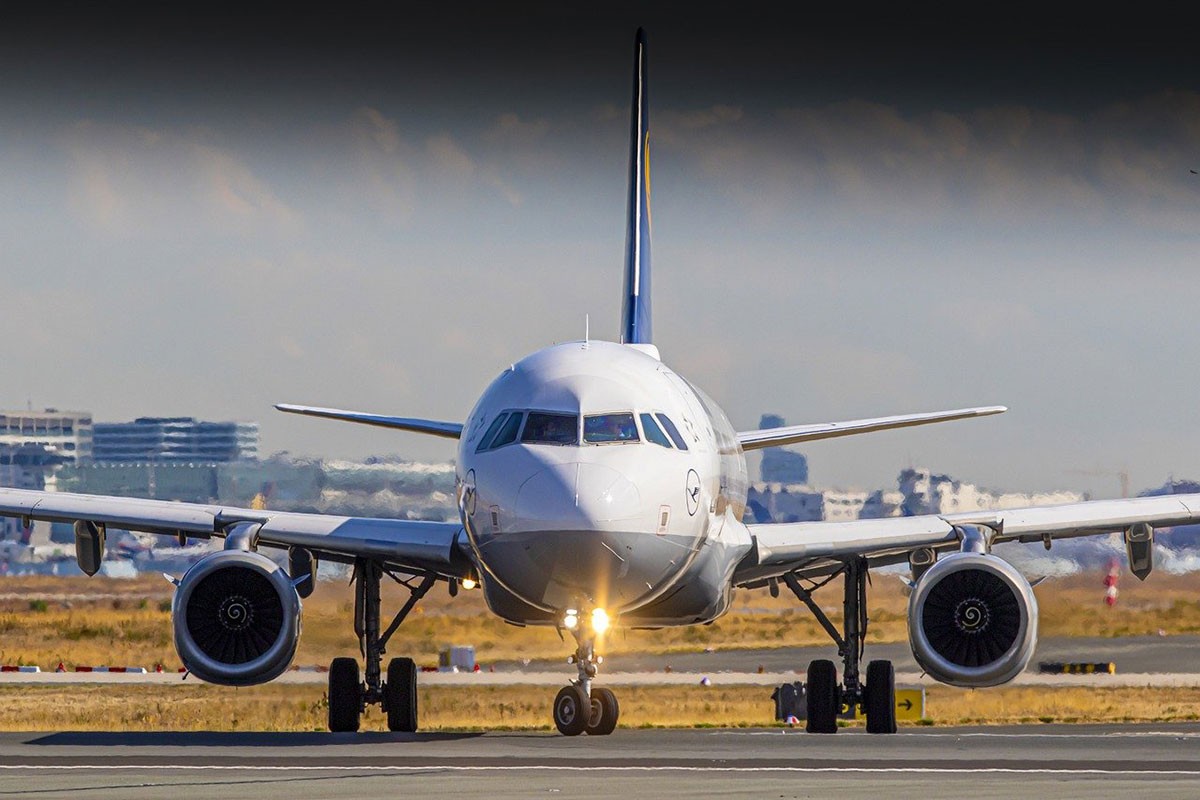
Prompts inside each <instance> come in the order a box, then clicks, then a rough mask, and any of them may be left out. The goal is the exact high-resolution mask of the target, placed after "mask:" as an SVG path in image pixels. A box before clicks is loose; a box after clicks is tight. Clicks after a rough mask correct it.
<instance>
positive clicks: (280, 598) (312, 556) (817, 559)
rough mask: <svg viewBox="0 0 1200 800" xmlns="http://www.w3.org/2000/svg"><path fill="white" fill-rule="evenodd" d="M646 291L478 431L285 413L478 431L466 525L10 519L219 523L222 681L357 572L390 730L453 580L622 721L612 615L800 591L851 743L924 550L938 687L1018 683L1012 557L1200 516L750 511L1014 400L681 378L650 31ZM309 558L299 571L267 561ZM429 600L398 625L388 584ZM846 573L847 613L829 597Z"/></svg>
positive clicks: (180, 643)
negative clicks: (330, 575) (804, 482)
mask: <svg viewBox="0 0 1200 800" xmlns="http://www.w3.org/2000/svg"><path fill="white" fill-rule="evenodd" d="M632 88H633V102H632V108H631V121H630V134H631V137H630V138H631V143H630V145H631V146H630V158H629V193H628V219H627V225H628V227H627V240H626V244H625V259H624V261H625V270H624V296H623V303H622V312H621V328H620V331H621V333H620V341H618V342H608V341H599V340H592V339H591V338H590V336H586V337H585V338H584V339H583V340H582V341H572V342H567V343H564V344H556V345H553V346H551V347H547V348H545V349H542V350H538V351H537V352H535V353H533V354H531V355H529V356H527V357H525V358H523V359H522V360H520V361H517V362H516V363H514V364H512V365H510V366H508V367H506V368H505V369H504V370H503V371H502V372H501V373H500V375H499V376H498V377H497V378H496V379H495V380H494V381H492V383H491V384H490V385H489V386H488V387H487V388H486V389H485V390H484V392H483V394H482V396H481V397H480V398H479V401H478V402H477V403H476V405H475V407H474V409H473V410H472V411H471V413H470V415H469V416H468V417H467V419H466V420H465V421H464V422H462V423H457V422H445V421H437V420H427V419H416V418H411V417H397V416H388V415H383V414H370V413H360V412H355V411H345V410H340V409H330V408H318V407H310V406H297V405H286V404H281V405H279V406H277V408H278V409H279V410H280V411H284V412H287V413H295V414H304V415H309V416H313V417H322V418H328V419H333V420H342V421H347V422H352V423H358V424H365V425H375V426H380V427H383V428H389V429H394V430H400V431H409V432H415V433H420V434H425V435H430V436H438V437H443V438H446V439H451V440H455V441H457V442H458V446H457V447H458V449H457V463H456V481H455V483H456V491H455V495H456V503H457V512H458V521H456V522H418V521H409V520H396V519H376V518H358V517H337V516H328V515H320V514H303V513H290V512H275V511H271V510H267V509H256V508H249V509H247V508H232V507H225V506H222V505H215V504H211V505H206V504H187V503H173V502H165V501H156V500H141V499H128V498H119V497H107V496H88V495H77V494H66V493H56V492H53V493H51V492H38V491H23V490H16V489H0V514H2V515H8V516H14V517H19V518H21V519H22V521H23V522H24V524H25V525H26V526H28V525H29V524H31V522H32V521H33V520H50V521H68V522H73V523H74V528H75V537H76V558H77V561H78V564H79V566H80V568H81V569H82V570H83V571H84V572H85V573H87V574H89V575H91V574H94V573H95V572H96V571H97V570H98V569H99V566H100V560H101V559H102V557H103V553H104V547H105V531H106V529H107V528H109V527H112V528H114V529H127V530H134V531H145V532H150V533H159V534H166V535H172V536H175V537H177V538H178V540H179V543H180V544H181V545H183V544H185V543H186V542H188V541H189V540H193V539H210V538H214V537H216V538H219V539H223V540H224V545H223V549H222V550H220V551H217V552H214V553H211V554H209V555H207V556H205V557H203V558H201V559H200V560H199V561H197V562H196V563H195V564H194V565H193V566H192V567H191V568H190V569H188V571H187V572H186V573H185V574H184V575H183V576H182V577H181V578H178V579H172V580H173V582H174V583H175V584H176V591H175V594H174V597H173V600H172V627H173V632H174V642H175V646H176V649H177V651H178V653H179V656H180V659H181V660H182V662H183V664H184V666H185V667H186V668H187V669H188V670H189V671H190V672H191V674H193V675H195V676H196V677H197V678H199V679H201V680H204V681H208V682H210V683H215V684H222V685H230V686H245V685H252V684H260V683H265V682H267V681H270V680H272V679H274V678H276V677H278V676H279V675H280V674H281V673H282V672H283V671H284V670H286V669H287V668H288V666H289V665H290V663H291V661H292V659H293V657H294V655H295V653H296V647H297V643H298V641H299V637H300V623H301V616H302V599H303V598H305V597H307V596H308V595H309V594H310V593H311V592H312V590H313V582H314V573H315V567H316V563H317V561H318V560H326V561H331V562H337V563H343V564H349V565H353V583H354V590H355V607H354V619H353V623H354V630H355V633H356V634H357V635H358V637H359V641H360V645H361V649H362V653H363V655H364V665H363V667H362V670H361V671H360V665H359V662H358V659H357V658H350V657H340V658H336V659H334V660H333V662H332V663H331V665H330V670H329V679H328V680H329V708H328V727H329V729H330V730H331V731H335V732H352V731H357V730H358V729H359V725H360V719H361V715H362V713H363V711H364V710H365V708H366V707H367V705H369V704H370V705H378V706H380V707H381V708H382V710H383V711H384V712H385V714H386V717H387V725H388V728H389V729H390V730H393V731H415V730H417V728H418V708H417V670H416V666H415V664H414V662H413V660H412V659H411V658H407V657H395V658H391V659H390V660H389V661H388V664H387V668H386V671H385V670H384V666H383V657H384V655H385V654H386V649H387V645H388V642H389V639H390V638H391V636H392V635H393V633H394V632H395V631H396V630H397V628H398V627H399V626H400V625H401V624H402V623H403V622H404V620H405V619H406V617H407V616H408V614H409V613H410V612H411V611H412V609H413V608H414V607H415V605H416V604H417V603H418V602H419V601H420V600H421V598H422V597H423V596H424V595H425V594H426V593H427V592H428V591H429V590H430V589H431V588H432V587H433V586H434V585H435V584H437V583H439V582H443V583H446V584H447V585H448V588H449V591H450V593H451V594H452V595H457V594H458V591H459V589H460V588H463V589H469V588H474V587H475V586H476V585H478V586H479V587H481V589H482V592H483V595H484V598H485V600H486V602H487V605H488V608H489V609H490V610H491V612H493V613H495V614H496V615H498V616H499V617H501V618H502V619H504V620H505V621H507V622H510V623H512V624H514V625H518V626H527V625H534V626H546V627H551V628H555V629H557V630H558V631H559V633H560V634H562V633H563V632H568V633H570V634H571V636H572V638H573V639H574V643H575V649H574V652H573V653H572V655H571V657H570V659H569V661H570V663H572V664H573V665H574V666H575V672H576V675H575V677H574V679H572V680H570V681H569V682H568V683H567V685H566V686H563V687H562V689H561V690H560V691H559V692H558V693H557V695H556V697H555V699H554V704H553V706H552V716H553V720H554V724H555V727H556V728H557V729H558V731H560V732H561V733H562V734H564V735H568V736H574V735H579V734H583V733H586V734H589V735H594V736H603V735H607V734H610V733H611V732H612V731H613V729H614V728H615V727H616V725H617V722H618V719H619V716H620V706H619V703H618V701H617V698H616V695H615V694H614V693H613V692H612V690H611V689H608V688H607V687H603V686H600V685H598V682H597V675H598V670H599V666H600V664H601V660H602V659H601V657H600V656H599V654H598V653H597V651H596V647H597V643H598V641H600V637H602V635H603V634H604V633H605V631H606V630H608V629H609V628H611V627H614V626H620V627H627V628H650V629H654V628H663V627H667V626H679V625H701V624H705V623H709V622H712V621H714V620H716V619H718V618H719V617H721V615H722V614H724V613H725V612H726V611H727V610H728V609H729V607H730V604H731V601H732V598H733V595H734V591H735V590H737V589H766V590H767V591H769V592H770V593H771V594H772V595H775V596H777V595H778V594H779V591H780V586H781V585H782V586H784V587H786V588H787V589H788V590H789V591H790V592H791V593H792V594H794V595H795V597H796V598H797V600H798V601H799V602H800V603H802V604H803V605H804V606H806V607H807V608H808V610H809V611H810V612H811V613H812V614H813V615H814V616H815V617H816V619H817V620H818V621H819V622H820V624H821V626H822V627H823V628H824V630H825V631H826V632H827V633H828V634H829V636H830V638H831V639H832V640H833V642H834V643H835V644H836V645H837V649H838V654H839V656H840V660H841V662H842V664H841V667H842V669H841V678H840V679H839V675H838V668H837V665H835V663H834V661H832V660H829V659H817V660H814V661H812V662H811V663H810V664H809V665H808V670H807V676H806V690H807V691H806V694H805V696H806V701H805V702H806V706H807V707H806V711H807V721H806V729H807V730H808V731H810V732H814V733H834V732H836V731H837V729H838V728H837V718H838V715H839V713H840V712H842V711H843V710H859V709H861V710H862V712H863V713H864V715H865V717H866V728H867V731H869V732H871V733H880V734H887V733H894V732H895V731H896V715H895V703H894V697H895V672H894V669H893V666H892V664H891V663H890V662H888V661H882V660H875V661H871V662H870V663H868V664H867V665H866V668H865V670H864V669H863V668H862V666H863V665H862V659H863V655H864V647H865V643H866V636H867V630H868V614H867V583H868V581H867V577H868V573H869V571H870V570H871V569H875V568H879V567H886V566H890V565H902V564H905V563H907V564H908V565H909V568H910V569H911V585H912V592H911V595H910V601H909V606H908V625H909V643H910V646H911V648H912V651H913V654H914V656H915V658H916V660H917V662H918V663H919V664H920V666H921V668H922V669H923V670H925V672H926V673H928V674H929V675H930V676H932V677H933V678H935V679H937V680H939V681H942V682H945V683H948V684H951V685H954V686H965V687H982V686H993V685H998V684H1002V683H1005V682H1007V681H1010V680H1012V679H1013V678H1014V677H1016V676H1017V675H1018V674H1019V673H1020V672H1021V671H1022V670H1024V669H1025V667H1026V666H1027V664H1028V663H1029V660H1030V658H1031V657H1032V655H1033V652H1034V647H1035V645H1036V641H1037V617H1038V610H1037V601H1036V598H1035V596H1034V594H1033V591H1032V588H1031V586H1030V583H1029V581H1028V580H1026V578H1025V577H1024V576H1023V575H1022V574H1021V573H1020V572H1019V571H1017V570H1016V569H1015V568H1014V567H1013V566H1011V565H1010V564H1009V563H1008V562H1006V561H1004V560H1003V559H1001V558H999V557H998V556H996V555H994V554H993V553H992V548H993V546H995V545H996V544H999V543H1001V542H1010V541H1020V542H1030V543H1035V542H1041V543H1042V544H1043V545H1044V546H1045V547H1047V548H1049V547H1050V546H1051V545H1052V543H1053V542H1054V541H1055V540H1057V539H1061V538H1066V537H1073V536H1085V535H1099V534H1110V533H1119V534H1121V535H1123V536H1124V539H1125V543H1126V549H1127V553H1128V557H1129V562H1130V568H1131V570H1132V571H1133V572H1134V574H1135V575H1137V576H1138V577H1140V578H1145V577H1146V575H1147V574H1149V572H1150V570H1151V569H1152V567H1153V556H1152V554H1153V550H1152V547H1153V542H1154V529H1155V528H1159V527H1165V526H1171V525H1179V524H1185V523H1196V522H1200V494H1193V495H1174V496H1168V497H1149V498H1135V499H1124V500H1107V501H1096V502H1083V503H1073V504H1068V505H1060V506H1050V507H1038V508H1023V509H1013V510H1005V511H986V512H983V511H981V512H967V513H959V514H949V515H928V516H913V517H895V518H886V519H862V520H856V521H851V522H836V523H826V522H796V523H782V524H770V523H767V524H747V523H746V522H744V521H743V517H744V513H745V504H746V493H747V486H748V479H747V471H746V459H745V453H746V451H750V450H755V449H759V448H764V447H773V446H777V445H786V444H794V443H798V442H809V441H816V440H822V439H830V438H835V437H841V436H851V435H858V434H862V433H869V432H872V431H882V430H892V429H897V428H904V427H910V426H916V425H925V424H930V423H936V422H944V421H949V420H960V419H968V418H973V417H981V416H987V415H992V414H999V413H1001V412H1003V411H1005V410H1006V409H1005V408H1004V407H1003V406H981V407H976V408H964V409H957V410H951V411H941V412H933V413H920V414H905V415H898V416H885V417H878V418H873V419H858V420H850V421H843V422H829V423H817V424H807V425H792V426H787V427H780V428H772V429H766V430H751V431H741V432H739V431H736V430H735V429H734V428H733V426H732V425H731V424H730V422H729V420H728V419H727V417H726V416H725V414H724V412H722V410H721V408H720V407H719V406H718V405H717V403H716V402H714V401H713V400H712V399H711V398H710V397H709V396H708V395H706V394H705V393H704V392H703V391H701V390H700V389H699V388H697V387H696V386H695V385H693V384H692V383H690V382H688V381H687V380H686V379H685V378H684V377H683V376H681V375H679V374H678V373H676V372H675V371H673V370H672V369H670V368H669V367H668V366H667V365H666V363H664V361H663V360H662V358H661V355H660V353H659V351H658V349H657V347H656V346H655V345H654V342H653V336H652V325H653V316H652V303H651V248H650V165H649V148H650V126H649V103H648V99H647V67H646V35H645V32H644V31H643V30H641V29H639V30H638V31H637V34H636V37H635V56H634V69H633V87H632ZM268 549H276V550H279V549H283V550H286V551H287V559H286V561H287V566H286V567H284V566H282V565H280V564H277V563H276V562H275V561H273V560H272V559H270V558H268V557H267V556H266V555H265V554H264V551H266V550H268ZM385 576H386V577H387V578H389V579H392V580H395V581H396V582H398V583H400V584H402V585H403V586H405V587H406V588H407V589H408V591H409V597H408V599H407V601H406V602H405V603H403V605H402V606H401V607H400V608H399V609H398V610H397V611H396V612H395V614H394V615H393V617H392V618H391V620H390V622H389V623H388V624H387V625H386V626H384V624H383V623H384V619H385V618H384V617H383V616H382V613H381V601H380V584H381V582H382V580H383V578H384V577H385ZM837 578H841V579H842V585H843V592H842V610H843V612H844V614H843V620H842V622H841V625H840V627H839V626H837V625H835V624H834V623H833V621H832V620H831V619H830V618H829V616H828V615H827V614H826V613H825V611H824V610H823V609H822V608H821V607H820V606H819V605H818V604H817V603H816V602H815V601H814V599H813V594H812V593H813V591H814V590H815V589H816V588H819V587H821V586H824V585H826V584H829V583H831V582H832V581H834V580H836V579H837Z"/></svg>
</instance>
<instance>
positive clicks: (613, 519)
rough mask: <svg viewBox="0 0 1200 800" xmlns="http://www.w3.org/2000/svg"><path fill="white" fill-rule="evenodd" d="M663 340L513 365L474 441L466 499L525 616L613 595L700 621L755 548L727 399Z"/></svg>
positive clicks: (501, 596) (507, 606)
mask: <svg viewBox="0 0 1200 800" xmlns="http://www.w3.org/2000/svg"><path fill="white" fill-rule="evenodd" d="M652 350H653V348H647V347H636V346H633V347H631V346H626V345H620V344H614V343H612V342H600V341H590V342H571V343H567V344H560V345H555V346H553V347H548V348H546V349H544V350H540V351H538V352H536V353H534V354H533V355H530V356H528V357H527V358H525V359H523V360H521V361H519V362H517V363H516V364H514V365H512V366H511V367H510V368H508V369H506V370H505V371H504V372H503V373H502V374H501V375H500V376H499V377H498V378H496V380H495V381H493V382H492V384H491V385H490V386H489V387H488V388H487V390H486V391H485V392H484V393H483V396H482V397H481V398H480V400H479V402H478V403H477V404H476V406H475V408H474V410H473V411H472V412H471V415H470V417H469V418H468V420H467V424H466V428H465V429H464V431H463V435H462V438H461V440H460V444H459V453H458V466H457V479H458V487H459V492H458V495H459V508H460V513H461V515H462V521H463V525H464V527H465V529H466V531H467V535H468V537H469V540H470V543H471V546H472V549H473V551H474V555H475V560H476V563H477V566H478V567H479V572H480V579H481V582H482V585H483V589H484V592H485V595H486V597H487V601H488V604H489V606H490V607H491V608H492V610H493V611H495V612H496V613H497V614H499V615H500V616H502V617H504V618H505V619H508V620H510V621H512V622H517V623H522V624H557V623H558V621H559V620H560V619H561V617H562V614H563V613H564V612H565V611H566V610H567V609H580V610H584V611H586V610H589V609H596V608H600V609H604V610H605V611H606V612H607V613H608V614H610V615H612V616H613V617H615V618H617V620H618V621H619V622H620V623H621V624H623V625H631V626H650V627H656V626H660V625H677V624H689V623H694V622H703V621H708V620H710V619H713V618H715V617H717V616H719V615H720V614H722V613H723V612H724V611H725V610H726V609H727V608H728V605H729V600H730V592H731V589H730V580H729V579H730V575H731V574H732V571H733V569H734V567H735V566H736V565H737V563H738V561H739V560H740V559H741V558H742V557H743V556H744V555H745V554H746V553H747V552H748V551H749V549H750V547H751V540H750V534H749V532H748V531H747V529H746V527H745V526H744V525H743V524H742V522H741V518H742V513H743V511H744V510H745V501H746V487H747V478H746V464H745V458H744V457H743V455H742V450H741V447H740V446H739V445H738V442H737V439H736V437H735V434H734V431H733V429H732V427H731V426H730V424H729V421H728V420H727V419H726V417H725V415H724V413H723V412H722V411H721V410H720V408H718V407H717V405H716V404H715V403H713V401H712V400H711V399H709V398H707V397H706V396H704V395H703V393H701V392H700V391H699V390H697V389H695V388H694V387H692V386H691V385H690V384H688V383H687V382H686V381H685V380H683V379H682V378H680V377H679V376H678V375H676V374H675V373H674V372H672V371H671V370H670V369H669V368H667V367H666V366H665V365H664V364H663V363H662V362H661V361H659V360H658V358H657V354H656V353H652V352H648V351H652Z"/></svg>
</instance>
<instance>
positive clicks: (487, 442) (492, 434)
mask: <svg viewBox="0 0 1200 800" xmlns="http://www.w3.org/2000/svg"><path fill="white" fill-rule="evenodd" d="M506 419H508V412H507V411H506V412H504V413H503V414H501V415H499V416H498V417H496V418H495V419H494V420H492V424H491V425H489V426H488V429H487V433H485V434H484V435H483V438H482V439H480V440H479V447H477V448H475V452H476V453H482V452H483V451H484V450H487V449H488V448H490V447H491V446H492V439H494V438H496V432H497V431H499V430H500V426H501V425H503V424H504V420H506Z"/></svg>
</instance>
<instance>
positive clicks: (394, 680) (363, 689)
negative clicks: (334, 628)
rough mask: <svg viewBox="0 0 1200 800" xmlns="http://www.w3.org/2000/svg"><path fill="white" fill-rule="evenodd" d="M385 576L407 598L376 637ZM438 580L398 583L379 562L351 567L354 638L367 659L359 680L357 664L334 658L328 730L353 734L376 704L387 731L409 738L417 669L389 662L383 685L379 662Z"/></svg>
mask: <svg viewBox="0 0 1200 800" xmlns="http://www.w3.org/2000/svg"><path fill="white" fill-rule="evenodd" d="M384 575H387V576H388V577H389V578H391V579H392V580H394V581H396V582H397V583H399V584H400V585H401V586H404V587H405V588H406V589H408V591H409V598H408V600H407V602H405V604H404V605H403V606H402V607H401V608H400V610H399V611H398V612H396V616H395V617H394V618H393V619H392V622H391V624H390V625H388V627H387V630H385V631H383V632H382V633H380V631H379V624H380V614H379V606H380V600H379V584H380V582H381V580H382V578H383V576H384ZM436 580H437V579H436V577H435V576H434V575H432V574H427V575H425V576H424V577H423V578H422V579H421V581H420V582H419V583H417V582H416V581H417V579H416V578H415V577H410V578H401V577H399V576H397V575H395V574H393V573H392V572H390V571H387V570H385V569H384V568H383V566H382V565H381V564H380V563H379V562H378V561H372V560H370V559H365V558H360V559H357V560H356V561H355V562H354V578H353V581H354V632H355V633H356V634H358V642H359V647H360V648H361V649H362V654H363V656H364V657H365V658H366V670H365V673H366V674H365V677H364V678H363V679H360V677H359V674H358V659H355V658H335V659H334V660H333V662H332V663H331V664H330V665H329V730H331V731H333V732H335V733H353V732H354V731H357V730H358V725H359V720H360V719H361V717H362V712H363V710H364V709H365V708H366V707H367V705H368V704H378V705H379V706H380V707H381V708H382V709H383V711H384V712H385V713H386V714H387V724H388V730H390V731H405V732H408V733H411V732H413V731H415V730H416V729H417V667H416V664H415V663H414V662H413V660H412V659H411V658H393V659H392V660H391V661H389V662H388V667H387V680H386V681H385V680H384V679H383V656H384V653H385V652H386V649H385V648H386V647H387V643H388V639H390V638H392V634H393V633H395V632H396V629H397V628H399V627H400V623H402V622H404V618H405V617H407V616H408V614H409V612H410V611H412V610H413V607H414V606H416V604H417V601H419V600H420V599H421V598H422V597H424V596H425V593H426V592H428V591H429V589H430V588H431V587H432V586H433V584H434V582H435V581H436Z"/></svg>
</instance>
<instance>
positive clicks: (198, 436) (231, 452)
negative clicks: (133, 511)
mask: <svg viewBox="0 0 1200 800" xmlns="http://www.w3.org/2000/svg"><path fill="white" fill-rule="evenodd" d="M257 458H258V423H257V422H205V421H203V420H197V419H195V418H194V417H138V418H137V419H135V420H134V421H133V422H100V423H97V424H96V425H95V428H94V432H93V440H92V460H93V461H96V462H98V463H99V462H108V463H114V462H119V463H126V464H128V463H144V462H150V463H155V464H162V463H181V462H182V463H199V464H214V463H218V464H219V463H225V462H229V461H253V460H255V459H257Z"/></svg>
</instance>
